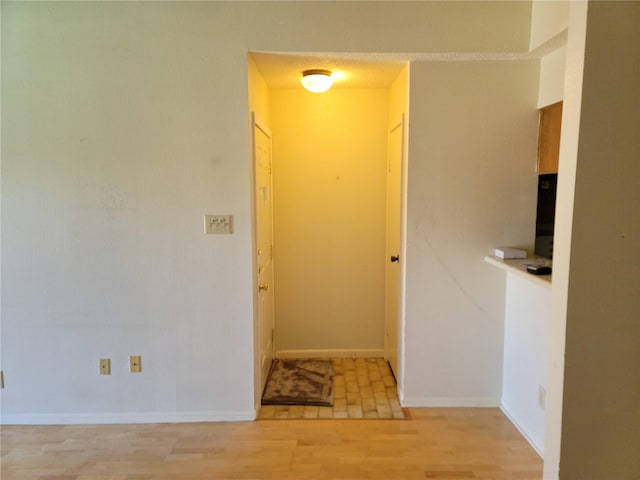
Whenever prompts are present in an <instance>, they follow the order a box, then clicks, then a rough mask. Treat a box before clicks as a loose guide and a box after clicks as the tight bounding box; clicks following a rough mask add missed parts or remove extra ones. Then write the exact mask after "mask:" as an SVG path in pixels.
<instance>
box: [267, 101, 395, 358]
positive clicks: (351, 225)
mask: <svg viewBox="0 0 640 480" xmlns="http://www.w3.org/2000/svg"><path fill="white" fill-rule="evenodd" d="M388 95H389V94H388V91H387V90H386V89H373V90H341V89H332V90H330V91H328V92H326V93H324V94H312V93H309V92H306V91H304V90H303V89H296V90H273V91H272V92H271V112H272V117H271V118H272V121H271V129H272V132H273V138H274V140H273V158H274V171H273V174H274V242H275V275H276V276H275V285H276V347H277V350H278V352H280V354H282V351H291V350H334V351H335V350H361V349H365V350H380V349H381V348H382V347H383V327H384V323H383V322H384V245H385V192H386V170H385V166H386V141H387V117H388V114H387V112H388Z"/></svg>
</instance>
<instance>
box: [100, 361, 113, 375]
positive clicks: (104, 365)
mask: <svg viewBox="0 0 640 480" xmlns="http://www.w3.org/2000/svg"><path fill="white" fill-rule="evenodd" d="M99 365H100V375H111V359H109V358H101V359H100V362H99Z"/></svg>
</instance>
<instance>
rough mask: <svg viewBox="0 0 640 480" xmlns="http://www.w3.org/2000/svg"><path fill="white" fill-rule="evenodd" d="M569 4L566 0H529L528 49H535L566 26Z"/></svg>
mask: <svg viewBox="0 0 640 480" xmlns="http://www.w3.org/2000/svg"><path fill="white" fill-rule="evenodd" d="M569 5H570V2H569V1H568V0H534V1H533V2H531V35H530V40H529V49H530V50H535V49H536V48H537V47H539V46H540V45H542V44H543V43H544V42H546V41H547V40H549V39H550V38H553V37H554V36H555V35H557V34H559V33H560V32H562V31H563V30H565V29H566V28H567V25H568V23H569Z"/></svg>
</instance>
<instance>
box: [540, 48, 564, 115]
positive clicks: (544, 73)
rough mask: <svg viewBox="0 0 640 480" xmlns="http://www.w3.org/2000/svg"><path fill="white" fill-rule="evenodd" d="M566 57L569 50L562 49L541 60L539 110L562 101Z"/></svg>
mask: <svg viewBox="0 0 640 480" xmlns="http://www.w3.org/2000/svg"><path fill="white" fill-rule="evenodd" d="M566 56H567V49H566V47H562V48H559V49H558V50H555V51H553V52H551V53H550V54H548V55H546V56H545V57H543V58H542V59H540V88H539V89H538V107H539V108H542V107H546V106H547V105H551V104H553V103H556V102H559V101H561V100H562V97H563V92H564V75H565V63H566Z"/></svg>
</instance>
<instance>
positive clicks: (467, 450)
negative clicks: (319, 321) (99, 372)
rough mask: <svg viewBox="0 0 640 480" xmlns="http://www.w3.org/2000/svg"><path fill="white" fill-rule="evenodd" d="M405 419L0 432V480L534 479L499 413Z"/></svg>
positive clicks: (532, 458)
mask: <svg viewBox="0 0 640 480" xmlns="http://www.w3.org/2000/svg"><path fill="white" fill-rule="evenodd" d="M409 410H410V417H411V418H410V419H407V420H403V421H393V420H391V421H390V420H366V419H365V420H349V419H332V420H280V421H273V420H257V421H255V422H231V423H192V424H185V423H183V424H156V425H101V426H90V425H82V426H79V425H76V426H4V427H2V429H1V433H0V435H1V437H0V439H1V447H2V467H1V472H2V475H1V478H2V480H26V479H29V480H107V479H109V480H209V479H221V480H236V479H255V480H260V479H278V480H338V479H350V480H358V479H360V480H414V479H425V478H427V479H429V478H431V479H447V480H451V479H470V478H477V479H491V480H506V479H513V480H516V479H517V480H525V479H540V478H542V460H541V459H540V458H539V457H538V455H537V454H536V453H535V452H534V450H533V449H532V448H531V447H530V446H529V445H528V443H527V442H526V441H525V440H524V439H523V438H522V436H521V435H520V434H519V433H518V431H517V430H516V429H515V427H514V426H513V425H512V424H511V423H510V422H509V420H508V419H507V418H506V417H505V416H504V415H503V414H502V412H501V411H500V410H498V409H409Z"/></svg>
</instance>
